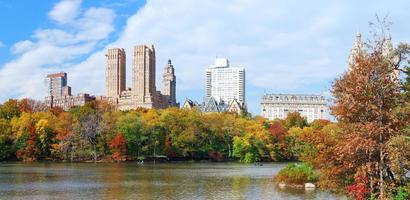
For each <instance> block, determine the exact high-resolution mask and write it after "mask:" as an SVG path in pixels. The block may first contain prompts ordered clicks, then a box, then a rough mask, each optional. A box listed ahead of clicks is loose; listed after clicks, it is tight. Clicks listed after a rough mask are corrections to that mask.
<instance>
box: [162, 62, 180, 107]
mask: <svg viewBox="0 0 410 200" xmlns="http://www.w3.org/2000/svg"><path fill="white" fill-rule="evenodd" d="M162 84H163V86H162V95H164V97H165V100H166V101H168V105H169V106H176V105H177V101H176V95H175V93H176V91H175V90H176V78H175V71H174V66H173V65H172V63H171V60H168V64H167V65H165V67H164V75H163V81H162Z"/></svg>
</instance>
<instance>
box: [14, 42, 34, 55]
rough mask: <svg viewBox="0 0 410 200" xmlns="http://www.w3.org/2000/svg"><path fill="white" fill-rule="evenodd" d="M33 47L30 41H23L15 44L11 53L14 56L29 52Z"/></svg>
mask: <svg viewBox="0 0 410 200" xmlns="http://www.w3.org/2000/svg"><path fill="white" fill-rule="evenodd" d="M33 47H34V43H33V42H32V41H30V40H23V41H20V42H17V43H15V44H14V45H13V46H12V47H11V52H12V53H14V54H20V53H24V52H26V51H29V50H31V49H32V48H33Z"/></svg>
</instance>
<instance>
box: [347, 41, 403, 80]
mask: <svg viewBox="0 0 410 200" xmlns="http://www.w3.org/2000/svg"><path fill="white" fill-rule="evenodd" d="M382 42H383V43H382V44H381V45H382V46H381V48H382V55H383V56H384V57H386V58H389V59H392V60H395V59H397V58H395V54H394V47H393V43H392V38H391V35H390V34H388V35H387V36H386V37H385V38H384V39H383V40H382ZM365 54H366V50H365V48H364V43H363V42H362V35H361V34H360V33H357V34H356V39H355V41H354V43H353V47H352V49H351V50H350V54H349V58H348V70H347V71H348V72H350V71H352V68H353V67H354V66H355V65H356V59H357V58H358V57H359V56H360V55H365ZM391 77H392V79H395V80H397V81H399V80H400V71H399V70H394V71H393V72H392V74H391Z"/></svg>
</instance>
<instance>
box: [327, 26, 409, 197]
mask: <svg viewBox="0 0 410 200" xmlns="http://www.w3.org/2000/svg"><path fill="white" fill-rule="evenodd" d="M382 33H383V34H381V35H375V40H374V41H373V42H371V43H368V44H367V46H368V48H367V53H361V54H360V55H358V57H357V59H356V61H355V63H354V64H353V65H352V66H350V67H351V68H350V70H349V71H348V72H347V73H345V74H344V75H342V76H341V77H340V78H338V79H337V80H336V81H335V82H334V84H333V88H332V93H333V95H334V97H335V99H334V106H333V107H332V113H333V114H334V115H335V116H336V117H337V119H338V121H339V122H340V124H341V127H342V134H341V135H342V138H341V139H340V141H339V142H338V143H337V144H336V146H335V149H334V151H335V153H334V157H332V158H330V160H334V161H333V162H332V163H331V164H332V165H333V168H335V169H337V170H333V171H332V173H333V175H335V174H337V175H338V176H337V177H335V179H338V180H336V181H338V182H340V184H341V185H342V184H343V181H347V182H349V180H353V181H352V183H351V185H350V186H349V187H348V189H349V192H350V193H351V194H352V195H353V196H355V195H358V193H361V194H365V195H366V194H368V195H369V196H372V197H374V196H377V197H378V198H380V199H385V198H387V187H388V186H390V185H392V184H393V185H394V184H397V183H398V182H397V181H398V180H400V179H401V177H399V174H397V173H394V170H393V163H392V158H393V156H394V155H392V154H391V153H389V150H388V149H389V141H390V139H391V138H393V137H395V136H397V135H400V134H401V130H402V128H403V127H404V126H405V125H406V123H407V124H408V120H409V119H408V118H407V117H408V116H406V115H397V113H396V112H395V110H396V108H398V107H400V106H402V105H401V103H402V101H401V93H400V91H401V90H400V89H401V83H400V79H399V77H398V76H397V72H398V70H400V66H401V64H402V63H403V61H406V60H407V55H408V46H407V45H400V47H399V48H396V49H393V50H392V51H390V52H386V45H388V44H387V36H386V34H384V33H385V32H382Z"/></svg>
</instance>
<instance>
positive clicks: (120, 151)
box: [109, 133, 127, 161]
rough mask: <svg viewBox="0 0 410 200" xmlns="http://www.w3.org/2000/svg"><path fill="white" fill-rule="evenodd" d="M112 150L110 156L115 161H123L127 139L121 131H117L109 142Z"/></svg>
mask: <svg viewBox="0 0 410 200" xmlns="http://www.w3.org/2000/svg"><path fill="white" fill-rule="evenodd" d="M109 146H110V148H111V149H112V151H113V154H112V158H113V159H114V160H115V161H125V160H126V158H127V157H126V155H127V141H126V140H125V137H124V135H123V134H122V133H117V134H116V135H115V137H114V138H113V139H112V140H111V142H110V145H109Z"/></svg>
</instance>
